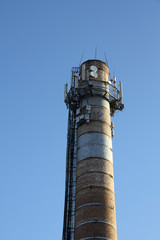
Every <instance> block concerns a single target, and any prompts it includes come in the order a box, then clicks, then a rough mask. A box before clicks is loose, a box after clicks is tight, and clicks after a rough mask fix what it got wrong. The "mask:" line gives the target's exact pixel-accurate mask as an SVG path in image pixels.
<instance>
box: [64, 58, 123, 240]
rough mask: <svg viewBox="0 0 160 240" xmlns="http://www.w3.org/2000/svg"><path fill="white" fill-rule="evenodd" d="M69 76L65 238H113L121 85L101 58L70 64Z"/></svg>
mask: <svg viewBox="0 0 160 240" xmlns="http://www.w3.org/2000/svg"><path fill="white" fill-rule="evenodd" d="M77 76H78V77H77ZM72 78H73V81H72V83H73V84H75V85H76V88H75V87H74V88H72V89H71V90H70V91H69V93H66V95H65V96H66V97H65V102H66V104H67V105H68V106H69V128H68V146H67V149H68V150H67V168H66V194H65V212H64V228H63V240H70V239H71V240H73V239H75V240H90V239H107V240H117V228H116V213H115V196H114V175H113V152H112V136H113V130H112V128H113V123H111V116H113V115H114V112H115V111H116V110H122V109H123V107H124V105H123V104H122V95H121V92H122V84H120V90H118V89H117V88H116V84H115V82H114V83H113V85H112V83H111V82H110V81H109V69H108V66H107V64H106V63H105V62H102V61H100V60H88V61H86V62H84V63H83V64H82V65H81V66H80V68H73V69H72ZM77 79H78V80H77ZM115 79H116V78H115ZM70 115H71V116H70ZM71 127H72V133H71ZM71 139H72V140H71Z"/></svg>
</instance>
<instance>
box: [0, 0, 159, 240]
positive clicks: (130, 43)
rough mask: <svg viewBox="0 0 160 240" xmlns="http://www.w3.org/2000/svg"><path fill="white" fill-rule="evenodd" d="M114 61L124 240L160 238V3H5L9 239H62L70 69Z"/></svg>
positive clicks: (2, 200)
mask: <svg viewBox="0 0 160 240" xmlns="http://www.w3.org/2000/svg"><path fill="white" fill-rule="evenodd" d="M96 45H97V46H98V47H97V48H98V50H97V58H98V59H100V60H105V59H104V52H105V53H106V55H107V58H108V62H109V67H110V72H111V75H116V76H117V80H120V81H122V82H123V88H124V104H125V109H124V110H123V111H122V112H119V113H117V114H116V115H115V117H114V119H113V120H114V124H115V127H114V130H115V136H114V140H113V150H114V173H115V192H116V214H117V227H118V239H119V240H128V239H129V240H135V239H145V240H151V239H153V240H159V239H160V138H159V136H160V110H159V109H160V106H159V99H160V0H134V1H130V0H121V1H119V0H112V1H108V0H97V1H95V0H79V1H75V0H68V1H64V0H63V1H62V0H59V1H55V0H14V1H13V0H12V1H11V0H0V239H1V240H60V239H61V236H62V225H63V207H64V185H65V154H66V134H67V110H66V107H65V104H64V102H63V101H64V100H63V92H64V84H65V83H66V82H69V81H70V76H71V72H70V71H71V67H73V66H78V65H79V62H80V58H81V55H82V52H83V50H85V54H84V58H83V61H85V60H87V59H90V58H94V56H95V47H96Z"/></svg>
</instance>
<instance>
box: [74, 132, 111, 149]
mask: <svg viewBox="0 0 160 240" xmlns="http://www.w3.org/2000/svg"><path fill="white" fill-rule="evenodd" d="M88 144H90V145H91V144H98V145H104V146H106V147H108V148H110V149H112V139H111V138H110V137H108V136H107V135H106V134H103V133H96V132H91V133H85V134H83V135H81V136H80V137H79V138H78V148H81V147H83V146H85V145H88Z"/></svg>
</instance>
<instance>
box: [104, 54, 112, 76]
mask: <svg viewBox="0 0 160 240" xmlns="http://www.w3.org/2000/svg"><path fill="white" fill-rule="evenodd" d="M104 56H105V60H106V64H107V67H108V68H109V65H108V60H107V56H106V53H104ZM109 77H110V79H111V73H110V71H109Z"/></svg>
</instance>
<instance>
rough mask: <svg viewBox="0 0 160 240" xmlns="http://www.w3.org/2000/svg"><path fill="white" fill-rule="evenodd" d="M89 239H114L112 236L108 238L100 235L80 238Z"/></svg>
mask: <svg viewBox="0 0 160 240" xmlns="http://www.w3.org/2000/svg"><path fill="white" fill-rule="evenodd" d="M88 239H103V240H112V239H110V238H106V237H98V236H95V237H86V238H81V239H80V240H88Z"/></svg>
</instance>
